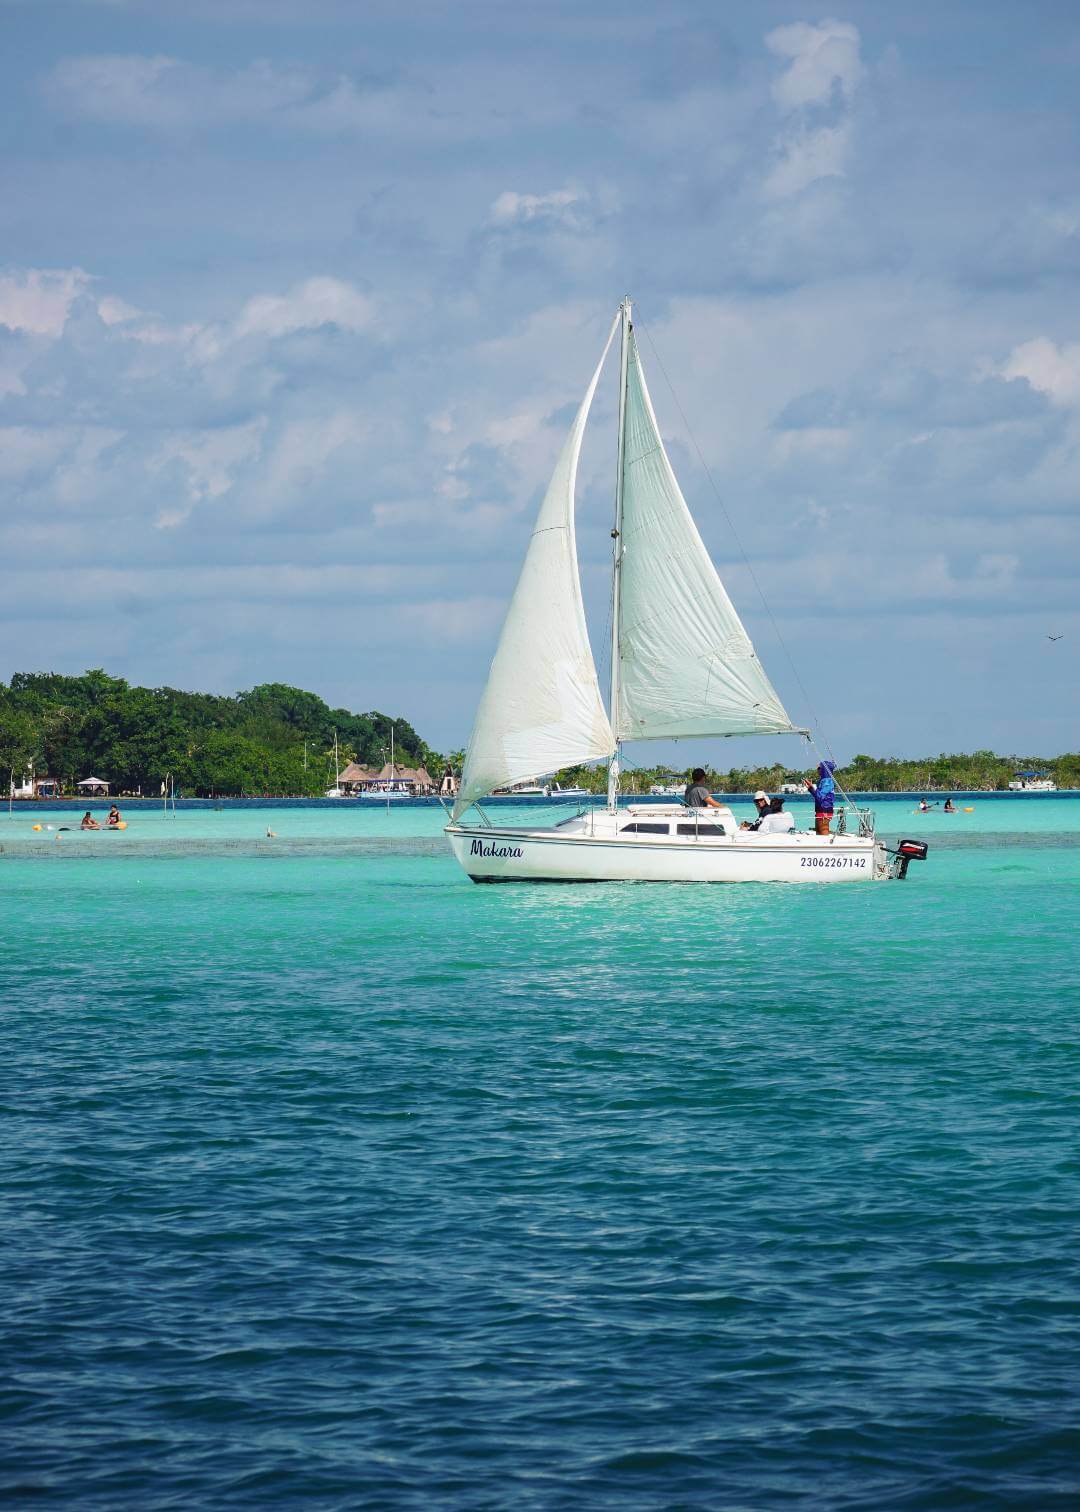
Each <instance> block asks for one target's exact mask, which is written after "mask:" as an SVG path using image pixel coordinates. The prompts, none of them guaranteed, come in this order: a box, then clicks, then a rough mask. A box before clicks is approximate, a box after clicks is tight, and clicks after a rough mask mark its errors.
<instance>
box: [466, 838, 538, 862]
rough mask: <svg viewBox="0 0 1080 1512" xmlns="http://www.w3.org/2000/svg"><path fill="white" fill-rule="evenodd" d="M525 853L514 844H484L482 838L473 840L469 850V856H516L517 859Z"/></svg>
mask: <svg viewBox="0 0 1080 1512" xmlns="http://www.w3.org/2000/svg"><path fill="white" fill-rule="evenodd" d="M524 854H525V852H524V851H523V850H519V848H518V847H517V846H516V845H485V844H484V842H483V841H482V840H474V841H473V843H472V847H471V848H470V850H469V855H470V856H506V857H516V858H517V859H518V860H520V859H521V857H522V856H523V855H524Z"/></svg>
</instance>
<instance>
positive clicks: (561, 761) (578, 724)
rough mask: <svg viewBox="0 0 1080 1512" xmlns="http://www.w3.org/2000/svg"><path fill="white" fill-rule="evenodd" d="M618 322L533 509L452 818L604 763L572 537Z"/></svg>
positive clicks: (605, 725) (604, 738)
mask: <svg viewBox="0 0 1080 1512" xmlns="http://www.w3.org/2000/svg"><path fill="white" fill-rule="evenodd" d="M618 324H619V321H618V319H616V321H615V324H614V325H613V326H612V328H611V334H610V335H609V336H608V339H607V345H606V346H605V347H604V352H603V356H602V357H601V358H600V361H599V363H598V364H597V368H596V372H595V373H594V374H593V377H592V382H591V383H590V384H589V387H588V391H587V392H586V394H585V398H584V399H583V400H582V403H581V408H580V409H579V410H578V413H577V418H576V420H575V421H574V424H573V426H572V428H571V430H570V434H569V436H568V437H567V439H566V444H565V445H564V447H563V449H562V454H561V455H560V457H559V461H558V464H557V466H556V468H555V472H554V475H553V477H552V479H551V482H550V484H549V485H548V491H547V493H546V494H545V495H544V502H543V503H542V504H541V506H540V513H539V515H538V516H537V520H536V525H535V528H534V529H533V533H532V539H531V540H530V542H529V549H528V551H527V553H526V556H525V564H524V566H523V567H522V569H521V576H520V578H519V579H518V583H517V587H516V588H515V590H514V596H513V598H512V599H511V601H510V608H509V609H508V610H507V614H506V619H505V621H504V623H503V627H502V633H501V635H500V636H499V644H498V646H497V647H496V650H495V657H494V660H493V661H492V663H491V671H490V673H489V674H488V680H487V686H486V687H485V689H484V695H483V697H482V699H481V700H480V707H479V709H478V710H477V714H476V723H475V725H474V726H473V732H472V737H471V739H470V741H469V749H468V753H467V755H466V757H465V766H464V769H463V771H462V774H461V787H460V790H459V792H458V797H457V801H456V803H455V804H454V818H455V819H456V818H458V816H459V815H460V814H462V813H464V811H465V810H466V809H467V808H468V807H469V805H470V804H471V803H474V802H475V801H476V799H477V798H483V797H484V796H485V795H486V794H488V793H490V792H491V791H492V789H493V788H497V787H504V786H506V785H508V784H509V783H513V782H520V781H521V780H522V779H524V778H527V777H536V776H538V775H539V774H541V773H546V772H554V771H557V770H558V769H559V768H560V767H564V766H572V765H574V764H576V763H577V762H581V761H591V760H594V759H597V758H602V757H608V756H610V755H611V754H612V752H613V751H614V749H615V738H614V736H613V735H612V732H611V725H610V723H609V722H608V717H607V715H606V714H605V712H604V705H603V702H602V700H601V697H600V689H599V687H598V685H597V681H596V664H595V662H594V660H593V654H592V650H591V648H590V645H589V633H588V630H587V629H586V625H585V608H584V605H583V603H582V600H581V580H580V578H579V576H578V562H577V543H576V539H575V532H574V489H575V483H576V480H577V468H578V458H579V456H580V454H581V440H582V435H583V433H584V430H585V422H586V420H587V419H588V415H589V409H590V407H591V405H592V401H593V395H594V394H595V392H596V385H597V381H598V380H599V377H600V369H601V368H602V367H603V365H604V359H605V358H606V357H607V354H608V350H609V348H610V346H611V342H612V338H613V337H614V335H615V331H616V329H617V328H618Z"/></svg>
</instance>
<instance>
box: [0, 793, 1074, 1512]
mask: <svg viewBox="0 0 1080 1512" xmlns="http://www.w3.org/2000/svg"><path fill="white" fill-rule="evenodd" d="M1073 811H1074V806H1072V805H1064V804H1063V805H1061V806H1060V807H1057V808H1054V807H1052V806H1051V807H1048V806H1045V805H1043V804H1041V803H1040V805H1039V806H1038V813H1039V818H1038V820H1037V821H1036V820H1034V819H1032V820H1031V821H1030V827H1029V826H1028V825H1027V822H1026V821H1025V820H1024V819H1023V815H1024V814H1027V815H1031V814H1032V813H1033V810H1032V809H1031V808H1030V807H1028V808H1025V807H1024V806H1023V802H1018V803H1017V804H1016V805H1015V806H1013V807H1010V808H1007V809H1006V808H1002V809H997V810H995V811H994V812H995V814H1000V815H1002V817H1001V818H1000V819H999V818H995V817H994V816H993V815H989V814H988V813H987V811H986V810H985V809H983V808H979V807H977V808H976V811H975V813H974V814H973V815H971V816H969V818H968V819H967V820H961V819H958V820H957V821H956V822H955V826H954V827H953V828H951V829H947V830H946V829H944V828H943V825H944V824H945V823H946V822H947V821H945V820H944V819H943V818H938V819H937V820H936V821H931V820H930V819H929V818H923V817H922V816H908V815H906V814H905V815H904V816H903V821H902V822H903V827H905V828H909V829H911V830H912V832H913V833H921V834H927V833H929V834H932V835H933V836H934V837H935V839H934V841H932V850H931V859H930V861H929V862H927V864H926V865H925V866H924V867H922V868H916V867H913V868H912V873H911V877H910V879H909V881H908V882H906V883H904V884H899V883H895V884H882V885H879V886H869V885H863V886H852V887H843V886H836V887H827V888H819V887H808V886H803V887H793V886H788V887H781V886H774V887H769V886H746V887H727V888H711V889H710V888H703V889H698V888H664V887H647V886H639V887H621V888H620V887H608V886H594V887H590V888H583V889H580V890H579V889H574V888H546V887H532V888H523V889H520V890H519V889H514V888H475V887H472V886H470V885H469V884H468V883H467V882H465V881H464V880H463V879H462V877H461V875H460V873H459V872H458V871H457V870H456V868H455V865H454V863H453V861H452V860H451V859H450V858H449V856H448V855H447V854H446V852H445V850H444V848H443V845H442V843H441V841H440V840H439V838H438V825H439V822H440V817H441V816H440V815H439V814H438V813H437V812H436V813H432V812H431V811H425V810H415V811H410V812H406V813H400V812H398V813H394V814H392V815H390V816H386V815H385V813H384V812H382V811H375V812H372V811H370V810H368V811H367V812H365V813H364V814H363V815H360V814H358V812H357V810H356V809H355V808H352V809H350V810H349V812H348V813H345V814H343V813H341V812H340V811H338V812H336V813H334V814H332V815H330V816H327V815H323V817H322V818H321V819H320V817H319V815H318V814H308V815H306V816H305V815H299V814H298V815H297V816H296V818H295V819H294V820H292V821H290V822H292V823H293V824H294V825H295V826H297V828H296V831H295V833H286V823H285V820H286V819H287V816H286V815H282V816H280V820H275V825H276V827H277V828H278V831H279V838H280V842H281V843H280V845H277V846H276V845H275V842H267V841H265V839H264V837H263V831H262V828H261V825H262V824H263V822H264V821H263V820H261V819H260V817H259V816H258V815H257V814H256V815H251V814H248V815H246V816H245V814H244V813H242V812H241V813H239V814H223V815H220V816H219V815H214V814H207V813H205V812H203V813H197V812H192V813H188V814H184V813H181V814H180V815H179V817H178V818H177V819H176V820H175V821H173V820H169V821H163V820H162V819H161V818H160V816H157V817H156V820H155V823H156V828H152V827H151V826H150V823H149V820H147V822H146V824H145V826H143V825H142V822H141V821H140V820H137V819H134V818H133V820H132V823H131V826H130V828H129V830H128V831H127V832H126V833H125V835H123V836H108V837H93V836H88V837H79V836H67V835H65V836H63V837H61V839H60V840H59V841H57V839H56V837H55V835H42V834H34V835H31V834H30V833H29V831H28V818H29V816H27V817H26V818H24V819H23V820H21V821H16V822H13V823H12V824H11V825H10V826H9V828H8V829H7V830H5V831H3V832H2V833H0V842H2V843H3V846H4V848H3V853H2V854H0V906H2V907H3V918H4V927H5V949H4V953H3V957H2V964H0V1003H2V1012H3V1029H4V1036H3V1043H4V1062H3V1072H2V1082H0V1087H2V1107H3V1111H4V1115H5V1124H6V1139H5V1157H6V1158H5V1160H4V1163H3V1187H4V1190H3V1217H2V1220H0V1243H2V1246H3V1253H4V1256H5V1259H4V1275H5V1303H4V1310H3V1318H4V1322H3V1330H4V1335H5V1337H4V1341H3V1342H4V1348H3V1358H4V1362H5V1369H4V1384H3V1390H2V1394H0V1431H2V1434H3V1438H4V1443H5V1452H4V1454H3V1461H2V1468H0V1491H2V1492H3V1493H4V1494H6V1496H7V1498H8V1499H9V1500H12V1501H14V1502H15V1503H17V1504H21V1505H46V1506H47V1505H65V1506H72V1507H79V1508H116V1507H125V1508H127V1507H138V1508H190V1507H199V1508H203V1507H260V1508H261V1507H297V1508H300V1507H303V1508H305V1509H306V1508H352V1507H372V1508H377V1507H403V1508H428V1507H433V1506H436V1507H462V1508H492V1509H495V1508H509V1507H524V1508H573V1507H600V1508H606V1507H612V1508H614V1507H619V1508H622V1507H627V1506H630V1507H643V1508H653V1507H655V1508H659V1507H665V1508H666V1507H688V1508H697V1507H703V1508H704V1507H710V1508H711V1507H725V1508H727V1507H734V1508H741V1507H747V1508H763V1507H768V1508H771V1507H778V1508H779V1507H787V1506H792V1505H794V1506H806V1507H813V1508H815V1509H816V1508H849V1507H850V1508H861V1507H871V1506H874V1507H878V1508H926V1509H937V1508H953V1507H956V1508H965V1507H971V1508H974V1507H1017V1508H1021V1507H1023V1508H1044V1507H1054V1506H1061V1507H1066V1506H1074V1505H1077V1504H1078V1502H1080V1432H1078V1428H1077V1379H1078V1362H1077V1343H1078V1334H1080V1302H1078V1290H1077V1279H1078V1278H1077V1272H1078V1265H1077V1260H1076V1251H1077V1239H1076V1236H1077V1217H1078V1209H1080V1146H1078V1141H1077V1113H1078V1101H1080V1099H1078V1095H1077V1090H1076V1088H1077V1077H1078V1071H1080V1030H1078V1025H1077V1010H1078V1008H1080V988H1078V970H1077V968H1078V966H1080V949H1078V946H1077V943H1076V941H1077V933H1076V924H1077V902H1078V899H1080V833H1078V832H1076V830H1075V829H1073V830H1071V829H1070V828H1069V825H1073V826H1076V825H1078V823H1080V821H1078V820H1076V819H1073V818H1072V813H1073ZM1018 816H1019V817H1018ZM264 817H265V816H264ZM935 823H936V826H937V827H936V829H935V828H934V825H935ZM900 824H901V820H900V819H899V818H897V820H896V825H900ZM965 824H966V825H967V827H966V828H965V827H964V825H965ZM242 826H247V829H242V828H241V827H242ZM248 830H250V835H249V834H248ZM24 831H26V833H25V834H24ZM95 845H97V846H98V849H96V850H95V849H94V846H95ZM65 847H70V848H68V849H65ZM110 847H113V848H112V849H110ZM116 847H122V849H118V848H116Z"/></svg>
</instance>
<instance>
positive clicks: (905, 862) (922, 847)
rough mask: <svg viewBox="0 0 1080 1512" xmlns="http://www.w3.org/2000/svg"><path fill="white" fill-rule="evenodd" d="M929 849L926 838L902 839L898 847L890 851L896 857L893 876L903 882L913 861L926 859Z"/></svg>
mask: <svg viewBox="0 0 1080 1512" xmlns="http://www.w3.org/2000/svg"><path fill="white" fill-rule="evenodd" d="M929 849H930V847H929V846H928V845H927V843H926V841H925V840H901V841H900V843H899V844H898V845H897V847H896V849H895V850H894V851H891V852H890V855H892V856H895V858H896V859H895V861H894V862H893V876H894V877H895V878H896V880H897V881H898V882H903V880H904V878H905V877H906V876H907V869H908V867H909V866H910V865H911V863H912V861H925V860H926V853H927V851H928V850H929Z"/></svg>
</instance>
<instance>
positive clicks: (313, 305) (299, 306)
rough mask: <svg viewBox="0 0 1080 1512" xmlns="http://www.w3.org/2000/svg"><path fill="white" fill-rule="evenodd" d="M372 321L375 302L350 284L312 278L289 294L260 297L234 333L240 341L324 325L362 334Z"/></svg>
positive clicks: (247, 309)
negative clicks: (245, 338) (246, 337)
mask: <svg viewBox="0 0 1080 1512" xmlns="http://www.w3.org/2000/svg"><path fill="white" fill-rule="evenodd" d="M373 318H374V305H373V304H372V301H371V300H370V299H368V298H367V296H366V295H364V294H361V293H360V291H359V290H358V289H354V288H353V287H352V285H351V284H347V283H343V282H342V281H341V280H340V279H338V278H309V279H308V280H307V281H306V282H305V283H302V284H297V285H296V286H295V288H292V289H290V290H289V292H288V293H287V294H257V295H256V296H255V297H254V298H253V299H249V300H248V302H247V304H246V305H245V306H244V308H243V309H242V310H241V312H240V316H239V318H238V320H237V321H236V324H235V326H234V327H233V330H234V333H235V335H236V336H237V337H244V336H253V335H257V336H268V337H275V336H286V335H288V334H289V333H290V332H292V331H302V330H314V329H317V328H318V327H319V326H324V325H336V326H340V327H341V328H342V330H345V331H363V330H366V329H367V327H368V326H370V324H371V322H372V319H373Z"/></svg>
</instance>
